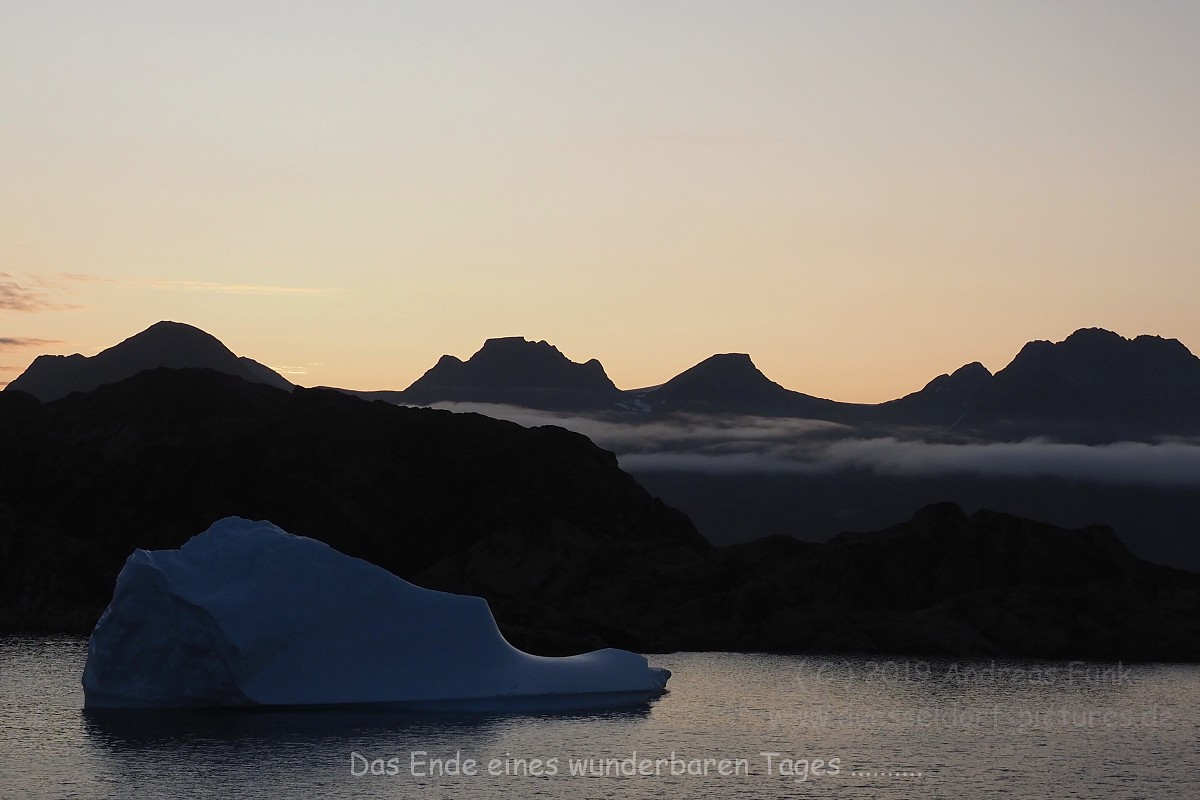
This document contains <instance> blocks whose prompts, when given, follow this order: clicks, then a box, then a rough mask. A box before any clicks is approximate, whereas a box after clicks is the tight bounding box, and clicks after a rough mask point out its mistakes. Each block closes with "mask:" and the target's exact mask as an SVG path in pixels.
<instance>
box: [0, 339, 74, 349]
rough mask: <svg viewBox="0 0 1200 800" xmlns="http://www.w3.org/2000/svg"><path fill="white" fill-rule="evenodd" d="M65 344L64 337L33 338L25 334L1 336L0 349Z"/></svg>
mask: <svg viewBox="0 0 1200 800" xmlns="http://www.w3.org/2000/svg"><path fill="white" fill-rule="evenodd" d="M52 344H63V340H62V339H31V338H28V337H23V336H0V350H15V349H16V348H19V347H46V346H48V345H52Z"/></svg>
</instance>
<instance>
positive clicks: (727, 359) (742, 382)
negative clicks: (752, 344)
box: [643, 353, 836, 419]
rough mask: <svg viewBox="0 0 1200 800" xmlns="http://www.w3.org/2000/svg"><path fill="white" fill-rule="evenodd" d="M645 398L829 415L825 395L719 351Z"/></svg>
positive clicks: (666, 405) (670, 404)
mask: <svg viewBox="0 0 1200 800" xmlns="http://www.w3.org/2000/svg"><path fill="white" fill-rule="evenodd" d="M643 398H644V399H645V400H646V402H648V403H650V405H651V406H652V407H654V408H656V409H659V410H663V411H697V412H704V413H720V414H762V415H766V416H802V417H815V418H819V419H825V418H828V415H829V414H830V413H831V411H832V410H833V407H834V406H835V405H836V404H835V403H832V402H831V401H829V400H822V399H820V398H816V397H811V396H809V395H806V394H801V393H800V392H793V391H792V390H790V389H785V388H784V387H782V386H780V385H779V384H778V383H775V381H773V380H771V379H770V378H768V377H767V376H766V375H764V374H763V372H762V370H760V369H759V368H758V367H757V366H755V364H754V361H752V360H751V358H750V356H749V355H747V354H746V353H717V354H716V355H713V356H709V357H708V358H706V359H704V360H703V361H701V362H700V363H699V364H697V365H696V366H694V367H691V368H690V369H686V370H684V371H683V372H681V373H679V374H678V375H676V376H675V377H674V378H672V379H671V380H669V381H667V382H666V383H664V384H663V385H662V386H660V387H659V388H657V389H655V390H654V391H652V392H647V393H645V394H644V395H643Z"/></svg>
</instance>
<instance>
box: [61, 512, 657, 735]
mask: <svg viewBox="0 0 1200 800" xmlns="http://www.w3.org/2000/svg"><path fill="white" fill-rule="evenodd" d="M669 677H670V673H669V672H668V671H667V670H664V669H657V668H654V667H650V666H649V665H648V664H647V662H646V659H645V658H644V657H643V656H640V655H637V654H635V653H630V652H627V651H624V650H612V649H607V650H597V651H596V652H592V653H585V654H583V655H578V656H569V657H566V658H545V657H541V656H532V655H529V654H527V653H523V652H521V651H520V650H517V649H516V648H515V647H513V646H512V645H510V644H509V643H508V642H507V641H505V639H504V637H503V636H502V635H501V634H500V631H499V629H498V628H497V627H496V621H495V619H494V618H493V617H492V614H491V611H490V610H489V609H488V606H487V602H486V601H485V600H483V599H482V598H479V597H467V596H463V595H455V594H448V593H445V592H436V591H432V590H429V589H422V588H420V587H417V586H414V585H412V584H410V583H408V582H407V581H403V580H401V579H400V578H397V577H396V576H394V575H392V574H391V573H390V572H388V571H386V570H384V569H382V568H380V567H377V566H375V565H373V564H370V563H368V562H366V561H363V560H361V559H357V558H351V557H350V556H347V555H344V554H342V553H339V552H338V551H336V550H334V549H333V548H331V547H329V546H328V545H326V544H324V543H322V542H319V541H316V540H315V539H308V538H305V537H303V536H294V535H292V534H290V533H286V532H285V531H282V530H280V529H279V528H277V527H275V526H274V525H272V524H271V523H269V522H250V521H248V520H244V519H240V518H237V517H229V518H227V519H223V520H221V521H219V522H217V523H215V524H214V525H213V526H212V527H211V528H209V529H208V530H207V531H205V532H204V533H202V534H200V535H199V536H195V537H193V538H192V539H191V540H190V541H188V542H187V543H186V544H185V545H183V547H181V548H180V549H178V550H154V551H146V550H136V551H134V553H133V555H131V556H130V557H129V559H128V560H127V561H126V562H125V566H124V568H123V569H122V570H121V574H120V575H119V576H118V578H117V586H116V591H115V592H114V595H113V600H112V603H111V604H110V605H109V607H108V608H107V609H106V610H105V612H104V614H103V616H101V618H100V621H99V622H97V623H96V628H95V630H94V631H93V632H92V636H91V640H90V641H89V643H88V659H87V665H86V666H85V667H84V672H83V688H84V698H85V701H84V702H85V705H86V706H87V707H89V708H180V707H189V706H231V707H237V706H313V705H387V706H394V707H396V708H411V709H426V710H462V711H554V710H590V709H599V708H613V707H620V706H627V705H637V704H641V703H645V702H647V701H649V700H651V699H653V698H655V697H657V696H659V695H661V694H662V693H663V691H664V690H665V687H666V682H667V679H668V678H669Z"/></svg>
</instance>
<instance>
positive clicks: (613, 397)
mask: <svg viewBox="0 0 1200 800" xmlns="http://www.w3.org/2000/svg"><path fill="white" fill-rule="evenodd" d="M620 396H621V392H620V390H619V389H617V387H616V386H614V385H613V382H612V381H611V380H609V378H608V375H607V374H606V373H605V372H604V367H603V366H602V365H601V364H600V362H599V361H597V360H596V359H594V358H593V359H591V360H590V361H587V362H585V363H582V364H579V363H576V362H574V361H571V360H570V359H568V358H567V357H566V356H564V355H563V354H562V353H561V352H559V350H558V348H557V347H555V346H554V345H552V344H549V343H547V342H545V341H539V342H530V341H527V340H526V339H524V338H522V337H520V336H510V337H504V338H499V339H488V340H487V341H486V342H484V343H483V347H482V348H480V349H479V351H478V352H477V353H475V355H473V356H471V357H470V358H469V359H467V360H466V361H462V360H461V359H459V358H456V357H455V356H451V355H444V356H442V357H441V359H439V360H438V362H437V364H435V365H434V366H433V367H432V368H430V369H429V371H427V372H426V373H425V374H424V375H422V376H421V377H420V378H418V379H417V380H416V381H415V382H414V383H413V384H412V385H411V386H409V387H408V388H407V389H405V390H404V392H403V393H402V394H401V395H400V399H401V400H402V401H403V402H406V403H415V404H418V405H425V404H430V403H436V402H439V401H453V402H476V403H510V404H513V405H521V406H526V407H529V408H541V409H548V410H577V409H599V408H608V407H611V406H612V405H613V404H614V403H615V402H616V401H617V400H618V399H620Z"/></svg>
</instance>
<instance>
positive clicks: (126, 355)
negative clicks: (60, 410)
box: [7, 322, 292, 402]
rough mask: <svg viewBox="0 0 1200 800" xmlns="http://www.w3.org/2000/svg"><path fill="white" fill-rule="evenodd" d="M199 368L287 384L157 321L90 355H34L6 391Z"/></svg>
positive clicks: (67, 388) (48, 394)
mask: <svg viewBox="0 0 1200 800" xmlns="http://www.w3.org/2000/svg"><path fill="white" fill-rule="evenodd" d="M159 367H169V368H172V369H183V368H204V369H214V370H216V371H217V372H224V373H226V374H227V375H236V376H237V377H239V378H242V379H243V380H247V381H250V382H251V383H265V384H267V385H269V386H274V387H276V388H280V389H290V388H292V384H291V383H290V382H289V381H288V380H287V379H285V378H284V377H283V376H282V375H280V374H278V373H277V372H275V371H273V370H271V369H270V368H269V367H266V366H264V365H262V364H260V363H258V362H257V361H254V360H252V359H249V358H246V357H238V356H236V355H234V354H233V352H231V351H230V350H229V348H227V347H226V346H225V345H224V344H222V343H221V342H220V340H218V339H217V338H216V337H214V336H212V335H210V334H208V333H205V332H204V331H202V330H200V329H199V328H195V327H192V326H191V325H186V324H184V323H181V322H156V323H155V324H153V325H151V326H150V327H149V328H147V329H146V330H144V331H142V332H141V333H138V334H136V335H134V336H131V337H129V338H128V339H126V340H125V341H123V342H121V343H120V344H117V345H114V346H112V347H110V348H108V349H107V350H104V351H102V352H100V353H97V354H96V355H94V356H92V357H90V358H89V357H87V356H83V355H80V354H78V353H76V354H75V355H70V356H38V357H37V359H35V360H34V362H33V363H32V364H30V365H29V368H28V369H26V370H25V371H24V372H23V373H21V375H19V376H18V377H17V378H16V379H15V380H13V381H12V382H11V383H9V385H8V387H7V389H11V390H16V391H22V392H28V393H29V394H32V395H33V396H34V397H36V398H38V399H39V400H41V401H42V402H49V401H51V400H57V399H59V398H62V397H66V396H67V395H69V394H70V393H71V392H90V391H92V390H93V389H95V388H97V387H99V386H103V385H105V384H109V383H116V382H118V381H121V380H124V379H126V378H130V377H132V376H134V375H136V374H137V373H139V372H141V371H143V370H147V369H157V368H159Z"/></svg>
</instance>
